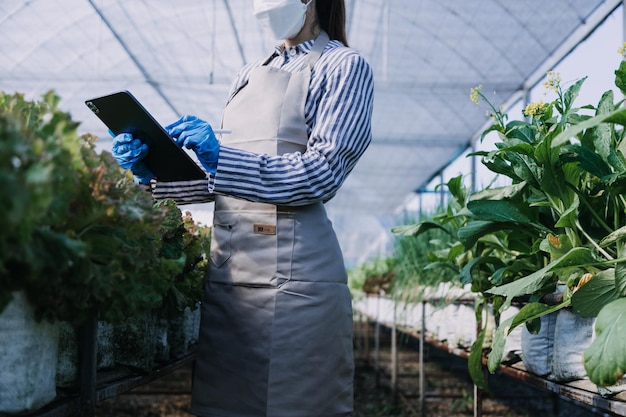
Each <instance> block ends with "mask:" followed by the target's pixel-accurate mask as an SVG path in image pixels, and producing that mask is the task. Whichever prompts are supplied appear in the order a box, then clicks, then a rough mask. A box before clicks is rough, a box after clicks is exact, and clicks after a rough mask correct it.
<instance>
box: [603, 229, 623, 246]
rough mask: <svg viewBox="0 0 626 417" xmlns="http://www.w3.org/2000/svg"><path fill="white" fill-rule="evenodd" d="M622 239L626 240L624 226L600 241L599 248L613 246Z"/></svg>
mask: <svg viewBox="0 0 626 417" xmlns="http://www.w3.org/2000/svg"><path fill="white" fill-rule="evenodd" d="M623 239H626V226H622V227H620V228H619V229H617V230H614V231H613V232H611V233H610V234H609V235H607V236H606V237H604V238H603V239H602V240H601V241H600V246H602V247H607V246H610V245H612V244H614V243H615V242H617V241H618V240H623Z"/></svg>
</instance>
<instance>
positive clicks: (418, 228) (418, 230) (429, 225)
mask: <svg viewBox="0 0 626 417" xmlns="http://www.w3.org/2000/svg"><path fill="white" fill-rule="evenodd" d="M432 229H440V230H443V231H444V232H446V233H447V234H449V235H452V234H451V233H450V231H448V229H446V228H445V227H443V226H442V225H440V224H439V223H434V222H421V223H415V224H409V225H405V226H395V227H392V228H391V233H393V234H394V235H398V236H418V235H420V234H422V233H424V232H426V231H428V230H432Z"/></svg>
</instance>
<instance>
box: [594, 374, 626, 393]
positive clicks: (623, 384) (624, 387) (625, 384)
mask: <svg viewBox="0 0 626 417" xmlns="http://www.w3.org/2000/svg"><path fill="white" fill-rule="evenodd" d="M597 387H598V394H600V395H601V396H603V397H604V398H610V397H612V396H614V395H616V394H619V393H620V392H624V391H626V377H624V378H621V379H620V380H619V381H617V382H616V383H615V384H613V385H607V386H604V387H602V386H600V385H597Z"/></svg>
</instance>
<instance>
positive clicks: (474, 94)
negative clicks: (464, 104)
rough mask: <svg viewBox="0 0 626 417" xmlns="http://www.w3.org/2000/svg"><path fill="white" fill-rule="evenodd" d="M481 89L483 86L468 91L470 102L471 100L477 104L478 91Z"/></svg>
mask: <svg viewBox="0 0 626 417" xmlns="http://www.w3.org/2000/svg"><path fill="white" fill-rule="evenodd" d="M482 88H483V85H482V84H479V85H478V86H476V87H474V88H472V89H470V100H472V101H473V102H474V103H476V104H478V102H479V96H480V90H482Z"/></svg>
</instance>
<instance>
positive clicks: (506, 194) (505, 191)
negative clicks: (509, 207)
mask: <svg viewBox="0 0 626 417" xmlns="http://www.w3.org/2000/svg"><path fill="white" fill-rule="evenodd" d="M525 187H526V181H522V182H520V183H518V184H513V185H509V186H506V187H498V188H485V189H484V190H481V191H477V192H475V193H472V195H471V196H470V200H504V199H509V198H512V197H515V196H516V195H518V194H519V193H520V192H521V191H523V190H524V188H525Z"/></svg>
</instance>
